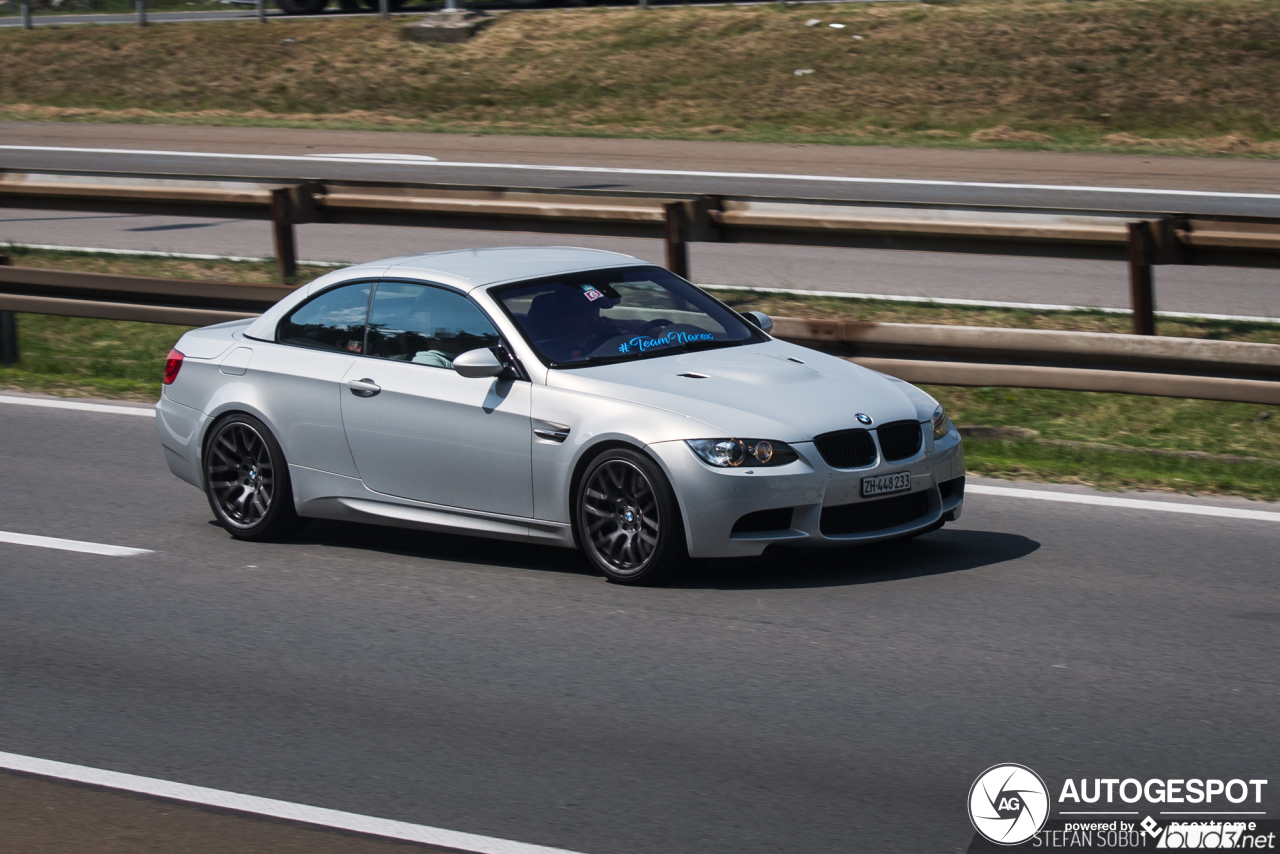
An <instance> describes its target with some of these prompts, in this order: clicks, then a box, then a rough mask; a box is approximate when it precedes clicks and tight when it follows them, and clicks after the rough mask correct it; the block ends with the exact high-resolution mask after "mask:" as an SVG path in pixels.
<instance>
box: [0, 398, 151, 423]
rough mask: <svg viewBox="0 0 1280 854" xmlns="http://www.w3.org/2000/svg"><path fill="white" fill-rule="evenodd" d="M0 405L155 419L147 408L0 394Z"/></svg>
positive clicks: (149, 408)
mask: <svg viewBox="0 0 1280 854" xmlns="http://www.w3.org/2000/svg"><path fill="white" fill-rule="evenodd" d="M0 403H11V404H14V405H15V406H40V407H43V408H45V409H76V410H79V411H81V412H100V413H104V414H106V415H138V416H141V417H143V418H155V417H156V411H155V410H154V409H152V408H151V407H149V406H147V407H142V406H113V405H111V404H107V403H81V402H80V401H78V400H51V399H49V398H43V397H13V396H12V395H7V394H0Z"/></svg>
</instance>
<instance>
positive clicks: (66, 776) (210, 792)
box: [0, 752, 573, 854]
mask: <svg viewBox="0 0 1280 854" xmlns="http://www.w3.org/2000/svg"><path fill="white" fill-rule="evenodd" d="M0 768H5V769H8V770H10V771H20V772H23V773H26V774H35V775H38V776H41V777H54V778H57V779H59V780H71V781H73V782H76V783H85V784H88V785H91V786H103V787H105V788H108V789H120V790H123V791H127V792H135V793H137V794H143V795H152V796H154V797H159V798H169V799H171V800H175V801H185V802H187V803H194V804H201V805H203V806H209V807H218V808H221V809H229V810H236V811H238V812H246V813H253V814H255V815H264V816H270V817H272V818H281V819H285V820H287V821H300V822H304V823H306V824H314V825H319V826H322V827H331V828H335V829H338V830H349V831H352V832H354V833H364V834H368V835H370V836H383V837H387V838H390V839H402V840H404V841H406V842H421V843H425V844H428V845H437V846H440V847H443V848H453V849H455V850H458V851H466V852H475V854H573V852H570V851H566V850H565V849H562V848H548V847H546V846H543V845H530V844H528V843H524V842H513V841H511V840H508V839H498V838H495V837H492V836H478V835H476V834H473V833H462V832H459V831H455V830H443V829H441V828H438V827H429V826H427V825H422V824H410V823H409V822H405V821H393V820H391V819H385V818H374V817H373V816H367V815H360V814H358V813H350V812H342V811H341V810H331V809H325V808H323V807H311V806H306V805H305V804H295V803H292V802H290V801H278V800H274V799H272V798H259V797H256V796H254V795H241V794H237V793H235V792H226V791H222V790H221V789H207V788H205V787H203V786H190V785H187V784H186V783H174V782H171V781H169V780H159V779H156V778H154V777H139V776H136V775H134V774H121V773H119V772H117V771H105V770H102V769H100V768H89V767H86V766H84V765H71V764H68V763H66V762H54V761H52V760H49V759H37V758H35V757H32V756H21V755H19V754H16V753H3V752H0Z"/></svg>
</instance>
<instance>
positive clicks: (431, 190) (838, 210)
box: [0, 170, 1280, 335]
mask: <svg viewBox="0 0 1280 854" xmlns="http://www.w3.org/2000/svg"><path fill="white" fill-rule="evenodd" d="M0 206H8V207H27V208H41V209H48V210H75V211H103V212H111V213H139V214H168V215H177V216H222V217H236V218H243V219H260V220H269V221H271V223H272V227H273V232H274V236H275V251H276V259H277V262H278V264H279V268H280V274H281V276H282V277H283V278H284V279H285V280H286V281H287V280H290V279H292V278H293V277H294V276H296V275H297V257H296V241H295V239H294V227H295V226H296V225H299V224H303V223H313V222H326V223H337V224H351V225H396V226H417V227H428V228H455V229H479V230H491V231H525V232H541V233H549V234H564V235H593V236H604V237H635V238H651V239H660V240H662V241H664V243H665V245H666V261H667V266H668V267H669V268H670V269H671V270H672V271H673V272H675V273H677V274H679V275H681V276H685V277H686V278H688V277H689V272H690V271H689V253H688V244H689V243H691V242H713V243H765V244H779V245H791V246H838V247H851V248H875V249H898V250H913V251H930V252H960V253H970V254H972V253H977V254H991V255H1020V256H1033V257H1050V258H1077V259H1094V260H1108V261H1126V262H1128V264H1129V285H1130V294H1131V303H1132V307H1133V318H1134V332H1135V333H1136V334H1143V335H1152V334H1154V333H1155V296H1154V278H1153V275H1152V267H1153V266H1155V265H1160V264H1196V265H1223V266H1242V267H1270V268H1280V218H1256V217H1230V216H1201V215H1195V214H1188V213H1182V212H1171V211H1137V212H1117V211H1096V210H1072V209H1049V208H1028V207H1016V206H999V205H979V206H974V205H924V204H909V203H881V202H867V201H831V200H824V199H782V198H765V197H749V196H711V195H697V194H671V193H662V194H660V193H645V192H617V191H600V190H568V189H555V190H548V189H528V188H511V187H475V186H470V185H455V184H413V183H395V184H388V183H375V182H368V181H324V182H320V181H299V180H296V179H283V178H282V179H265V178H239V177H219V178H210V177H206V176H193V175H155V174H148V175H141V174H135V173H120V172H114V173H106V172H103V173H98V172H84V171H79V170H51V171H46V172H39V173H26V172H14V171H5V170H0Z"/></svg>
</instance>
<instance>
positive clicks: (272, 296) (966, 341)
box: [0, 266, 1280, 404]
mask: <svg viewBox="0 0 1280 854" xmlns="http://www.w3.org/2000/svg"><path fill="white" fill-rule="evenodd" d="M291 290H292V288H289V287H287V286H283V285H245V284H231V283H223V282H193V281H181V280H174V279H151V278H143V277H135V276H111V275H103V274H98V273H71V272H65V271H59V270H35V269H28V268H23V267H5V266H0V314H7V315H9V316H10V317H12V313H13V312H31V313H36V314H54V315H66V316H73V317H96V318H105V319H110V320H141V321H148V322H153V323H175V324H182V325H206V324H210V323H220V322H222V321H226V320H236V319H240V318H246V317H253V316H256V315H257V314H259V313H261V312H262V311H264V310H266V308H267V307H269V306H270V305H272V304H274V303H275V302H276V301H277V300H279V299H280V298H281V297H283V296H284V295H286V294H287V293H289V292H290V291H291ZM774 324H775V325H774V330H773V331H774V334H775V335H776V336H777V337H779V338H782V339H784V340H787V341H792V342H794V343H797V344H801V345H804V346H807V347H812V348H814V349H818V350H823V351H825V352H828V353H832V354H834V355H838V356H841V357H843V358H847V359H850V360H851V361H854V362H857V363H858V364H861V365H864V366H866V367H869V368H873V369H875V370H878V371H882V372H884V373H887V374H890V375H892V376H896V377H900V378H902V379H905V380H908V381H910V382H921V383H938V384H941V385H961V386H1020V387H1026V388H1052V389H1070V390H1076V391H1104V392H1124V393H1127V394H1146V395H1156V396H1165V397H1191V398H1200V399H1205V400H1227V401H1237V402H1243V403H1263V404H1280V345H1276V344H1253V343H1245V342H1237V341H1209V340H1202V339H1193V338H1160V337H1150V336H1141V335H1115V334H1108V333H1096V332H1062V331H1053V330H1036V329H988V328H977V327H966V326H929V325H921V324H907V323H868V322H864V321H839V320H806V319H795V318H775V320H774ZM15 347H16V340H15Z"/></svg>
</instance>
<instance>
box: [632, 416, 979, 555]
mask: <svg viewBox="0 0 1280 854" xmlns="http://www.w3.org/2000/svg"><path fill="white" fill-rule="evenodd" d="M929 428H930V425H929V424H928V423H927V422H926V423H925V424H924V425H923V429H924V433H925V435H924V443H923V447H922V448H921V450H920V452H919V453H918V454H916V455H915V456H914V457H911V458H909V459H905V460H898V461H896V462H885V461H884V460H882V459H880V458H879V457H877V460H876V462H875V463H874V464H872V465H870V466H866V467H864V468H858V469H836V468H832V467H830V466H828V465H827V464H826V463H825V462H823V460H822V457H821V456H820V455H819V454H818V453H817V450H816V449H815V448H814V446H813V443H811V442H801V443H796V444H794V445H792V447H794V448H795V449H796V451H797V452H798V453H799V454H800V459H799V460H798V461H796V462H794V463H790V464H788V465H785V466H778V467H775V468H769V467H759V466H757V467H755V468H747V467H743V468H739V469H720V468H713V467H712V466H709V465H707V464H706V463H704V462H702V461H701V460H700V459H698V458H697V456H695V455H694V453H693V451H692V450H690V449H689V446H688V445H687V444H685V443H684V442H656V443H654V444H652V445H650V446H649V450H650V451H651V452H652V453H653V454H654V455H655V456H656V457H657V458H658V460H659V461H660V462H661V464H662V466H663V468H664V469H666V473H667V475H668V477H670V479H671V483H672V485H673V486H674V487H675V491H676V496H677V498H678V499H679V501H680V509H681V513H682V514H683V517H684V524H685V532H686V536H687V538H688V545H689V554H690V555H691V556H692V557H699V558H710V557H748V556H752V555H758V554H760V553H761V552H763V551H764V550H765V548H767V547H768V546H771V545H775V544H785V545H788V546H796V547H800V548H820V547H831V546H843V545H850V544H853V543H867V542H875V541H877V540H886V539H892V538H894V537H901V536H907V535H910V534H914V533H917V532H919V531H924V530H929V529H931V528H935V527H937V526H939V525H940V524H941V523H943V522H945V521H952V520H955V519H958V518H959V517H960V512H961V509H962V506H963V503H964V481H963V477H964V450H963V448H962V446H961V443H960V434H959V433H958V432H957V431H956V430H955V428H954V427H953V428H952V429H951V431H950V432H949V433H948V434H947V435H946V436H944V437H942V438H941V439H938V440H937V441H936V442H935V441H934V440H933V438H932V431H931V430H930V429H929ZM901 471H909V472H910V473H911V481H912V482H911V490H910V492H903V493H898V494H896V495H889V496H884V497H877V498H862V496H861V485H862V479H863V478H865V477H874V476H878V475H883V474H889V473H891V472H901ZM940 484H945V485H946V491H947V492H948V494H947V495H945V496H944V495H943V494H942V492H941V491H940V490H939V485H940ZM902 496H913V497H912V498H910V499H907V501H908V502H909V504H910V506H911V507H912V508H914V509H912V510H911V512H910V514H908V515H911V516H912V518H909V519H907V520H906V521H902V522H901V523H900V524H892V525H890V526H889V527H877V528H875V529H873V530H863V531H861V532H860V533H853V534H837V533H832V531H834V530H836V529H837V527H838V525H837V524H836V523H835V520H834V519H833V518H832V516H834V515H838V514H840V513H854V514H856V513H858V512H859V511H860V510H861V511H872V510H878V509H879V508H871V507H863V508H856V507H852V505H859V504H868V503H869V502H875V501H885V500H892V499H897V498H901V497H902ZM894 506H895V507H899V508H900V507H902V506H903V503H902V502H901V501H900V502H898V503H897V504H896V505H894ZM837 507H849V510H848V511H834V512H833V513H830V514H829V515H828V524H827V525H826V527H827V529H828V533H823V527H824V525H823V510H824V509H825V510H828V511H831V510H832V508H837ZM777 508H791V509H792V513H791V525H790V527H789V528H787V529H785V530H770V531H756V532H737V533H735V532H734V526H735V525H736V524H737V523H738V522H739V520H740V519H742V517H744V516H746V515H747V514H749V513H756V512H758V511H763V510H773V509H777ZM917 509H918V510H920V511H921V512H920V513H919V515H915V513H916V510H917ZM863 515H864V516H865V515H867V514H865V513H864V514H863ZM885 515H886V516H887V517H889V518H891V519H892V518H894V517H895V513H886V514H885ZM896 515H898V516H900V515H902V514H901V513H898V514H896ZM895 521H896V519H895ZM855 527H857V525H855Z"/></svg>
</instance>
